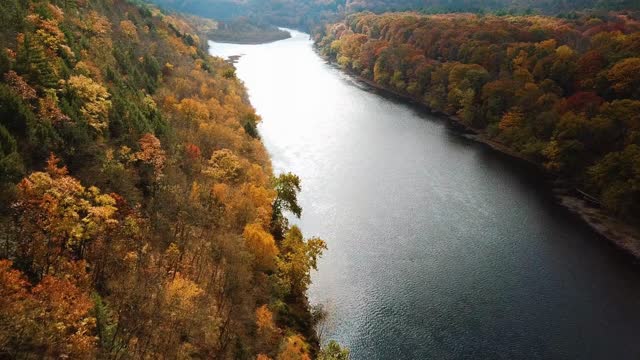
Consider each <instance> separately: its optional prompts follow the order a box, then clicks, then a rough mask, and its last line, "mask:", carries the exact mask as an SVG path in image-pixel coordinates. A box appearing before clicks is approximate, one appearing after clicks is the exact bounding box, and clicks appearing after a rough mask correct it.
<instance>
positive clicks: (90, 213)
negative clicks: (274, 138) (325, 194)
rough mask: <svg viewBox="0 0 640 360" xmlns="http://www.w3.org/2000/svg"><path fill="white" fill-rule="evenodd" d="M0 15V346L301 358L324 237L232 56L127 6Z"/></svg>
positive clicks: (182, 24) (81, 3)
mask: <svg viewBox="0 0 640 360" xmlns="http://www.w3.org/2000/svg"><path fill="white" fill-rule="evenodd" d="M0 23H2V27H1V28H0V79H1V82H0V204H2V206H1V207H0V234H1V235H0V358H24V359H27V358H29V359H30V358H71V359H93V358H117V359H121V358H146V359H157V358H170V359H176V358H191V357H195V358H216V359H255V358H256V356H257V357H258V358H260V359H268V358H279V359H280V358H281V359H294V358H295V359H307V358H309V356H310V355H312V354H313V353H314V352H315V351H316V350H317V340H316V338H315V335H314V333H313V330H312V327H311V326H312V318H311V314H310V311H309V307H308V303H307V300H306V294H305V293H306V289H307V287H308V285H309V282H310V279H309V272H310V269H312V268H314V267H315V266H316V259H317V258H318V257H319V256H320V254H321V252H322V250H323V249H324V248H325V245H324V242H323V241H322V240H320V239H317V238H312V239H306V240H305V239H304V238H303V236H302V234H301V232H300V230H299V229H298V228H296V227H289V225H288V223H287V220H286V218H285V216H284V213H285V212H287V211H291V212H292V213H294V214H296V215H299V214H300V211H301V209H300V208H299V207H298V205H297V202H296V194H297V192H298V191H299V190H300V181H299V179H298V178H297V177H296V176H295V175H292V174H283V175H281V176H278V177H274V176H273V175H272V172H271V165H270V161H269V158H268V155H267V153H266V151H265V149H264V146H263V145H262V143H261V142H260V139H259V135H258V132H257V130H256V123H257V122H258V121H259V118H258V116H257V115H256V114H255V112H254V110H253V108H252V107H251V105H250V104H249V102H248V100H247V95H246V93H245V89H244V88H243V86H242V84H241V83H240V82H239V81H238V79H237V78H236V76H235V71H234V68H233V67H232V66H231V65H229V64H227V63H225V62H224V61H223V60H221V59H216V58H212V57H210V56H208V55H207V54H206V51H205V50H204V48H203V46H202V44H203V43H204V41H203V40H204V39H201V38H200V37H199V36H198V34H197V32H196V30H195V29H194V28H193V27H192V26H191V25H190V23H188V22H187V21H185V20H184V19H182V18H180V17H177V16H169V15H166V14H163V13H161V12H160V11H159V10H157V9H155V8H154V7H150V6H148V5H145V4H142V3H138V2H133V1H126V0H30V1H24V0H7V1H3V2H2V3H0Z"/></svg>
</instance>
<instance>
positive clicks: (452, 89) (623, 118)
mask: <svg viewBox="0 0 640 360" xmlns="http://www.w3.org/2000/svg"><path fill="white" fill-rule="evenodd" d="M315 39H316V43H317V46H318V47H319V50H320V51H321V53H322V54H324V55H325V56H327V57H329V58H330V59H332V60H333V61H335V62H337V64H339V66H340V67H342V68H343V69H345V70H347V71H349V72H351V73H354V74H356V75H358V76H360V77H362V78H364V79H367V80H369V81H372V82H374V83H375V84H378V85H379V86H381V87H384V88H386V89H389V90H391V91H393V92H396V93H399V94H401V95H404V96H408V97H410V98H412V99H415V100H416V101H418V102H420V103H422V104H425V105H427V106H428V107H429V108H430V109H431V110H433V111H434V112H440V113H443V114H446V115H447V116H450V117H454V118H455V119H457V120H458V121H460V122H462V123H463V124H465V125H466V126H468V127H469V128H471V129H475V130H476V131H479V132H481V133H482V134H485V135H486V136H488V137H489V138H490V139H492V140H494V141H496V142H498V143H500V144H503V145H505V146H507V147H508V148H510V149H512V150H514V151H516V152H517V153H519V154H520V155H522V156H523V157H526V158H527V159H530V160H532V161H534V162H536V163H538V164H541V165H542V166H543V167H544V169H546V170H547V171H548V172H549V173H551V174H553V175H554V176H556V177H557V178H558V179H559V181H560V182H562V183H565V184H567V186H572V187H575V188H578V189H580V190H581V191H584V192H586V193H588V194H592V195H593V197H594V198H596V199H598V201H599V202H601V203H602V205H603V206H604V207H605V208H606V209H607V210H608V211H609V212H610V213H612V214H615V215H616V216H618V217H619V218H621V219H623V220H625V221H627V222H628V223H630V224H636V225H637V224H638V219H640V16H639V15H638V13H633V12H606V13H598V14H594V13H585V14H583V15H581V16H576V17H571V18H565V17H547V16H495V15H478V14H444V15H422V14H417V13H411V12H406V13H387V14H383V15H376V14H373V13H359V14H354V15H350V16H348V17H347V18H346V20H345V21H342V22H338V23H335V24H332V25H327V26H326V28H325V29H323V30H322V31H321V32H319V33H317V34H316V38H315Z"/></svg>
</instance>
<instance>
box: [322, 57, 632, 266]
mask: <svg viewBox="0 0 640 360" xmlns="http://www.w3.org/2000/svg"><path fill="white" fill-rule="evenodd" d="M314 50H315V52H316V53H317V54H318V56H320V57H322V58H323V59H324V60H325V61H327V62H328V63H329V64H331V65H332V66H334V67H336V68H338V69H339V70H340V71H343V72H344V73H346V74H348V75H349V76H350V77H351V78H353V79H354V80H356V81H358V82H360V83H362V84H365V85H366V86H368V87H370V88H372V89H374V90H376V91H379V92H381V93H383V94H385V95H391V96H393V97H396V98H398V99H401V100H403V101H407V102H409V103H411V104H413V105H417V106H418V107H419V108H420V109H422V110H423V111H425V112H428V113H429V114H432V115H435V116H437V117H438V118H440V119H443V120H444V121H446V122H448V123H449V124H450V125H452V127H453V128H455V129H456V130H457V131H459V132H461V133H463V135H464V136H465V137H466V138H468V139H471V140H474V141H476V142H478V143H481V144H483V145H485V146H488V147H490V148H491V149H493V150H495V151H498V152H500V153H503V154H505V155H508V156H510V157H512V158H514V159H517V160H518V161H522V162H526V163H528V164H530V165H532V166H535V167H536V168H537V169H538V170H539V171H540V172H541V176H547V177H548V178H547V179H545V181H547V182H549V183H550V189H551V191H552V195H553V197H554V198H555V200H556V202H557V203H558V204H560V205H561V206H562V207H564V208H565V209H567V210H569V211H570V212H571V213H573V214H574V215H575V216H577V217H579V218H580V219H581V220H582V221H584V222H585V223H586V224H587V225H589V227H591V228H592V229H593V230H594V231H595V232H596V233H598V234H599V235H600V236H602V237H603V238H605V239H606V240H608V241H609V242H610V243H612V244H613V245H615V246H616V247H618V248H619V249H621V250H622V251H625V252H626V253H628V254H630V255H632V256H633V257H634V258H635V259H638V260H640V231H639V230H638V229H636V228H634V227H632V226H630V225H629V224H626V223H624V222H622V221H621V220H619V219H617V218H616V217H614V216H611V215H609V214H608V213H607V212H606V211H605V210H604V209H602V208H600V207H599V206H597V205H596V204H594V202H593V201H591V200H590V199H586V200H585V196H584V195H585V194H580V192H579V190H578V189H572V188H569V187H566V186H562V185H559V184H557V183H556V182H555V181H554V180H553V177H552V175H551V174H550V173H549V172H548V171H546V170H545V169H544V167H543V166H542V164H540V163H539V162H536V161H534V160H532V159H530V158H528V157H526V156H524V155H522V154H521V153H519V152H517V151H515V150H513V149H511V148H509V147H508V146H507V145H505V144H502V143H500V142H499V141H496V140H494V139H491V138H490V137H489V136H488V134H487V133H486V132H485V131H482V130H480V129H476V128H473V127H471V126H469V125H467V124H465V123H464V122H463V121H462V120H461V119H460V118H458V117H457V116H454V115H449V114H446V113H443V112H441V111H433V109H431V108H430V107H429V106H428V105H427V104H426V103H425V102H424V101H422V100H421V99H418V98H416V97H413V96H411V95H409V94H404V93H400V92H398V91H395V90H392V89H389V88H386V87H384V86H382V85H380V84H377V83H375V82H374V81H372V80H369V79H366V78H363V77H362V76H360V75H358V74H355V73H353V72H351V71H348V70H345V69H342V68H340V67H339V66H338V65H337V64H335V63H334V62H332V61H331V60H330V59H329V58H328V57H326V56H323V55H322V54H320V52H319V51H318V49H317V47H315V46H314Z"/></svg>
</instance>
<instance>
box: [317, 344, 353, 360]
mask: <svg viewBox="0 0 640 360" xmlns="http://www.w3.org/2000/svg"><path fill="white" fill-rule="evenodd" d="M349 358H350V356H349V349H347V348H343V347H340V344H338V343H337V342H336V341H335V340H331V341H329V343H328V344H327V345H325V346H324V347H323V348H322V350H320V353H319V354H318V360H349Z"/></svg>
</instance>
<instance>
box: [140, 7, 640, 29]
mask: <svg viewBox="0 0 640 360" xmlns="http://www.w3.org/2000/svg"><path fill="white" fill-rule="evenodd" d="M152 1H154V2H155V3H157V4H158V5H160V6H163V7H165V8H168V9H173V10H177V11H181V12H188V13H194V14H198V15H200V16H205V17H210V18H214V19H218V20H229V19H233V18H236V17H240V16H242V17H249V18H254V19H259V20H260V21H267V22H270V23H272V24H275V25H281V26H291V27H298V28H303V29H309V28H311V27H313V25H315V24H319V23H323V22H327V21H329V20H333V19H335V18H336V17H339V16H340V15H344V14H345V13H354V12H360V11H372V12H376V13H380V12H387V11H406V10H414V11H420V12H425V13H447V12H492V13H498V14H500V13H505V14H506V13H540V14H546V15H560V14H571V13H574V12H579V11H582V10H587V9H593V10H624V9H640V1H638V0H152Z"/></svg>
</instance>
